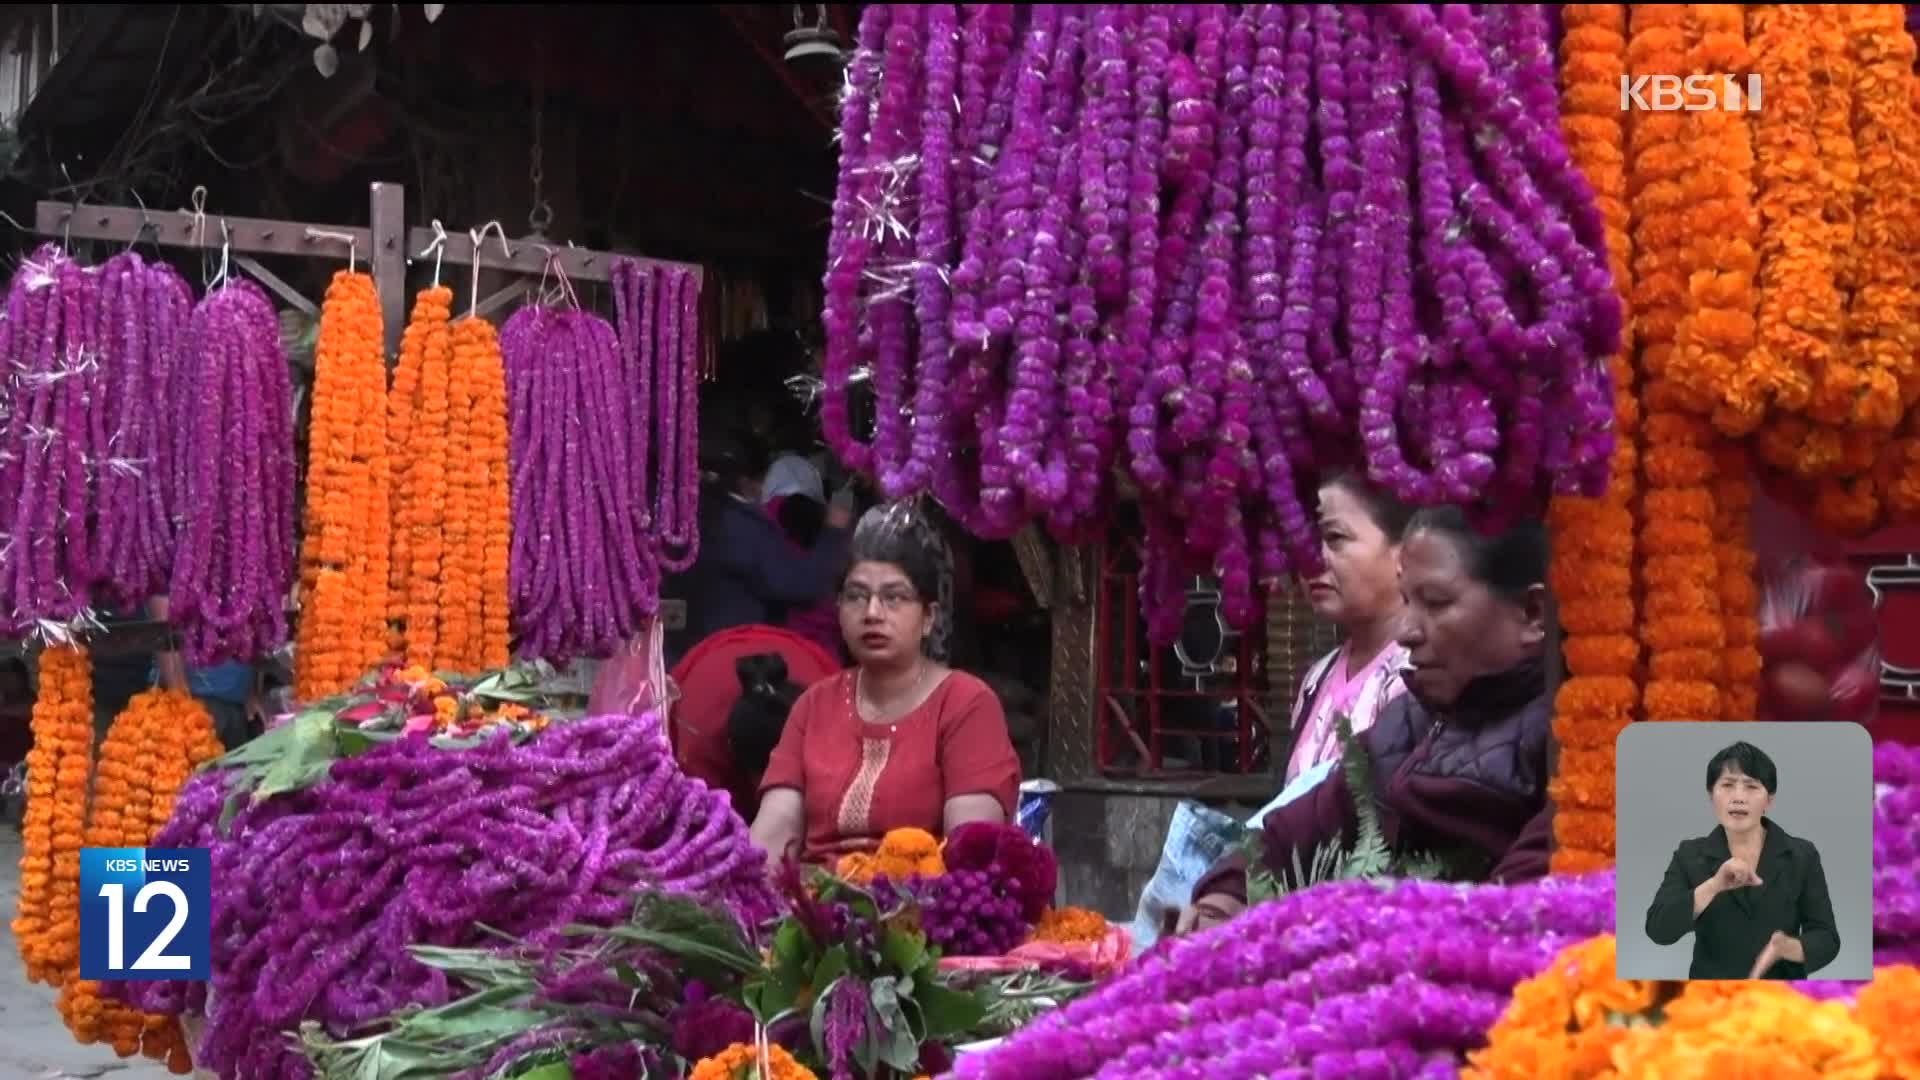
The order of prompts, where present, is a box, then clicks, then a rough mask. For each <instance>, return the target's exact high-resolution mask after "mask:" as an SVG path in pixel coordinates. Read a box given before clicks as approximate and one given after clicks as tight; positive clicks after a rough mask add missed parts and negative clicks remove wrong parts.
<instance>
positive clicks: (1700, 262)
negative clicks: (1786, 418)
mask: <svg viewBox="0 0 1920 1080" xmlns="http://www.w3.org/2000/svg"><path fill="white" fill-rule="evenodd" d="M1687 12H1688V20H1689V34H1688V36H1689V44H1688V49H1687V53H1686V69H1687V73H1688V74H1693V75H1719V74H1724V73H1727V72H1739V71H1746V70H1748V69H1749V68H1750V67H1751V66H1752V60H1751V57H1750V55H1749V53H1748V49H1747V30H1746V18H1745V16H1746V5H1744V4H1689V5H1687ZM1722 104H1723V105H1726V104H1727V103H1725V102H1723V103H1722ZM1684 115H1685V117H1686V120H1685V127H1684V130H1685V144H1686V147H1687V157H1688V164H1689V168H1688V169H1687V170H1686V172H1685V173H1684V174H1682V177H1681V181H1680V183H1681V190H1682V192H1683V193H1684V197H1685V199H1686V202H1687V210H1686V214H1687V235H1686V237H1685V239H1684V240H1683V243H1684V244H1685V245H1686V250H1685V253H1684V255H1683V260H1684V263H1685V265H1686V267H1687V270H1688V276H1687V296H1686V313H1685V314H1684V315H1683V316H1682V318H1681V320H1680V324H1679V326H1678V327H1677V328H1676V330H1675V338H1674V348H1673V351H1672V353H1671V354H1670V355H1671V363H1670V366H1669V370H1668V371H1667V372H1666V375H1667V377H1669V378H1671V379H1673V380H1674V382H1676V383H1677V384H1678V385H1679V388H1680V389H1681V390H1683V391H1684V392H1685V393H1686V394H1687V395H1688V396H1689V398H1691V399H1692V402H1691V403H1692V404H1694V405H1695V407H1697V408H1699V409H1701V410H1702V411H1706V412H1710V413H1711V414H1712V416H1713V420H1714V424H1715V425H1716V426H1717V427H1718V428H1719V429H1720V430H1721V431H1723V432H1726V433H1727V434H1729V435H1736V436H1737V435H1744V434H1746V433H1747V432H1749V431H1752V430H1753V429H1754V427H1756V426H1757V425H1758V424H1759V422H1760V420H1761V418H1762V417H1764V416H1765V415H1766V407H1767V402H1768V399H1769V398H1770V396H1771V391H1772V388H1773V387H1775V386H1777V385H1779V384H1780V383H1781V382H1783V381H1784V379H1783V377H1782V376H1781V375H1780V373H1779V372H1777V371H1775V370H1772V367H1774V366H1777V365H1770V366H1769V367H1768V368H1766V369H1762V368H1761V367H1759V366H1757V363H1756V362H1757V361H1760V360H1763V359H1765V357H1766V354H1764V353H1757V352H1755V350H1754V344H1755V341H1756V330H1757V324H1756V319H1755V316H1756V313H1757V310H1758V307H1759V296H1758V294H1757V292H1756V291H1755V289H1754V282H1755V281H1756V280H1757V279H1758V277H1759V275H1760V255H1759V239H1760V217H1759V214H1758V213H1757V212H1756V211H1755V210H1754V205H1753V180H1752V175H1753V143H1752V136H1751V135H1750V134H1749V133H1748V130H1747V117H1746V113H1744V112H1739V111H1734V110H1733V109H1731V108H1730V107H1725V108H1716V109H1702V110H1698V111H1691V112H1687V113H1685V114H1684Z"/></svg>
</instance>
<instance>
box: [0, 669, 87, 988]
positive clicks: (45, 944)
mask: <svg viewBox="0 0 1920 1080" xmlns="http://www.w3.org/2000/svg"><path fill="white" fill-rule="evenodd" d="M32 723H33V749H32V750H31V751H30V752H29V753H28V755H27V785H28V786H27V813H26V819H25V820H24V821H23V822H22V824H21V830H20V835H21V843H22V849H21V856H20V903H19V907H18V909H17V911H16V914H15V916H14V920H13V936H14V940H15V941H17V942H18V943H19V946H20V959H21V960H22V961H24V962H25V964H26V969H27V978H29V979H31V980H33V981H34V982H44V983H46V984H48V985H49V986H58V985H60V981H61V979H62V978H63V977H64V975H65V973H66V972H67V971H68V970H69V969H70V968H75V967H77V965H78V964H79V962H80V848H81V846H82V845H83V842H84V840H85V836H84V833H85V829H86V823H87V778H88V776H89V775H91V773H92V771H93V664H92V662H91V661H90V660H89V659H88V657H87V654H86V653H84V652H81V651H80V650H78V649H74V648H71V647H66V646H61V647H56V648H51V649H48V650H47V651H46V652H44V653H41V654H40V689H39V693H38V695H37V696H36V697H35V699H34V703H33V721H32Z"/></svg>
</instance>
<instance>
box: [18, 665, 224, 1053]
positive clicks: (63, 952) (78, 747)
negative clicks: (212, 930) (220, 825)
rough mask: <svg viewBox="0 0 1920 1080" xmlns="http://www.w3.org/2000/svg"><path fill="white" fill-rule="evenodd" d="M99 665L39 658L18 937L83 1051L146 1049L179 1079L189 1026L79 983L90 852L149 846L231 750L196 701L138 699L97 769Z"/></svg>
mask: <svg viewBox="0 0 1920 1080" xmlns="http://www.w3.org/2000/svg"><path fill="white" fill-rule="evenodd" d="M92 670H93V669H92V665H91V663H90V662H89V660H88V657H87V654H86V653H84V652H81V651H79V650H76V649H73V648H67V647H59V648H53V649H49V650H47V651H46V652H44V653H42V654H41V657H40V692H39V696H38V698H37V700H36V701H35V704H34V710H33V736H34V742H33V750H32V752H31V754H30V755H29V757H28V761H27V768H28V775H29V777H30V784H31V787H30V790H29V793H28V799H27V817H26V821H25V822H24V825H23V828H22V838H23V841H24V848H23V853H22V856H21V860H20V868H21V885H20V898H19V907H18V910H17V912H16V914H15V917H14V921H13V933H14V937H15V939H16V940H17V941H18V942H19V945H20V954H21V958H22V959H23V960H24V961H25V962H26V968H27V977H28V978H29V979H32V980H33V981H35V982H42V983H45V984H47V985H48V986H52V987H55V988H57V989H58V990H59V991H60V997H59V1001H58V1006H59V1009H60V1015H61V1016H62V1018H64V1019H65V1021H66V1023H67V1027H68V1028H69V1029H70V1030H71V1031H72V1032H73V1034H74V1037H75V1038H77V1039H78V1040H79V1041H80V1042H82V1043H92V1042H106V1043H107V1044H109V1045H111V1046H112V1047H113V1048H114V1050H115V1052H117V1053H118V1054H119V1055H120V1056H121V1057H130V1056H132V1055H134V1054H136V1053H142V1052H144V1053H145V1054H146V1055H147V1056H148V1057H151V1058H154V1059H155V1060H158V1061H164V1062H166V1063H167V1065H168V1067H169V1068H171V1069H172V1070H173V1071H174V1072H175V1073H185V1072H187V1071H189V1069H190V1068H191V1059H190V1057H189V1055H188V1053H187V1046H186V1041H185V1039H184V1037H183V1036H182V1034H181V1032H180V1028H179V1025H178V1024H177V1023H174V1022H171V1021H170V1020H165V1019H163V1018H160V1017H147V1016H142V1015H141V1014H140V1013H138V1012H135V1011H133V1010H130V1009H127V1008H125V1007H123V1006H118V1005H115V1004H113V1003H111V1002H106V1001H103V1000H102V998H101V996H100V986H99V984H98V983H94V982H89V981H86V980H83V979H81V978H80V951H79V933H80V849H81V848H82V847H146V846H147V844H148V841H149V840H151V839H152V838H153V836H154V835H155V833H157V832H158V831H159V829H160V827H161V826H162V825H163V824H164V823H165V821H166V818H167V815H168V814H169V813H170V812H171V810H172V807H173V799H174V795H175V793H176V792H178V791H179V790H180V788H181V786H182V785H184V784H185V783H186V780H187V775H188V773H190V772H191V771H192V770H193V769H194V768H196V767H198V766H199V765H200V764H201V763H203V762H205V761H208V760H211V759H212V758H214V757H216V756H218V755H219V754H220V752H221V750H222V748H221V746H220V741H219V739H217V738H216V737H215V736H214V733H213V720H212V718H211V717H210V716H209V715H208V714H207V710H206V709H205V707H203V706H201V705H200V704H199V703H198V702H196V701H194V699H193V698H192V697H190V696H188V695H186V694H185V693H182V692H177V691H171V690H154V691H149V692H147V693H144V694H140V695H138V696H136V697H135V698H134V699H133V701H132V702H131V703H129V705H128V707H127V710H126V711H125V712H123V713H121V714H120V716H119V717H117V718H116V719H115V721H114V725H113V727H112V729H111V730H110V731H109V733H108V735H107V739H106V742H105V743H104V744H103V745H102V746H101V747H100V755H99V776H98V780H97V782H96V783H95V784H94V786H93V797H92V803H91V806H89V803H88V781H89V777H90V776H91V775H92V772H93V764H94V740H93V690H92V685H93V683H92Z"/></svg>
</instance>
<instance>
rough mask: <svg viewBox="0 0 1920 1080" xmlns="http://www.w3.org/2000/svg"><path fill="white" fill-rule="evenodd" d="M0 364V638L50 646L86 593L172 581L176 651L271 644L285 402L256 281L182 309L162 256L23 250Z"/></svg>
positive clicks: (280, 600) (279, 596)
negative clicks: (2, 396) (3, 399)
mask: <svg viewBox="0 0 1920 1080" xmlns="http://www.w3.org/2000/svg"><path fill="white" fill-rule="evenodd" d="M0 366H3V368H4V371H5V373H6V375H5V381H6V387H5V389H6V391H7V395H6V396H7V399H8V400H9V401H10V402H11V403H12V407H11V408H10V409H8V410H7V415H6V417H5V419H4V421H0V533H5V534H6V535H8V536H11V537H15V538H16V540H15V542H12V543H8V544H6V545H4V547H0V612H4V615H3V616H0V624H4V625H0V631H3V632H5V633H6V634H8V635H9V636H13V637H22V636H28V635H32V636H36V637H39V638H42V639H44V640H48V641H65V640H68V639H69V638H70V637H71V635H72V633H73V632H74V631H75V630H76V629H83V628H84V626H85V624H86V623H87V622H88V620H89V618H90V616H91V614H92V610H93V608H94V606H95V605H96V604H100V605H111V606H112V607H115V608H121V609H124V608H128V607H135V606H138V605H140V604H143V603H145V602H146V601H147V600H148V599H149V598H151V597H154V596H159V595H165V594H167V593H169V592H172V593H173V594H174V597H175V603H174V610H173V616H174V621H175V623H176V625H177V628H178V629H179V631H180V633H181V635H182V637H183V638H184V640H185V647H186V649H187V651H188V652H189V653H190V654H191V655H192V658H193V659H194V660H195V662H198V663H211V662H213V661H216V660H219V659H224V658H227V657H233V656H245V657H251V656H253V655H255V654H257V653H259V652H263V651H267V650H270V649H272V648H274V647H277V646H278V645H279V644H280V643H281V642H283V641H284V640H285V638H286V621H285V614H284V610H283V609H284V605H285V599H286V594H287V591H288V588H289V586H290V574H291V572H292V562H291V557H290V556H291V545H292V542H293V530H292V521H291V510H292V498H293V418H292V400H293V395H292V390H291V387H290V384H289V382H288V375H287V370H286V360H285V357H284V355H283V354H282V353H281V352H280V349H279V338H278V330H277V323H276V322H275V320H274V316H273V311H272V308H271V306H270V305H268V304H267V303H266V300H265V297H264V296H263V295H262V294H261V293H260V292H259V290H258V289H256V288H254V287H253V286H251V285H249V284H246V283H244V282H236V283H230V284H228V285H225V286H223V287H220V288H217V289H215V290H214V291H213V292H212V293H210V294H209V295H208V296H207V297H206V298H205V299H204V300H202V301H201V302H200V303H199V304H198V305H197V306H196V305H194V303H193V299H192V296H191V294H190V292H189V290H188V288H187V286H186V283H185V282H183V281H182V280H180V277H179V275H178V274H176V273H174V272H173V270H172V269H170V268H169V267H167V266H165V265H164V264H148V263H146V262H144V261H142V260H141V258H140V257H139V256H138V255H134V254H132V253H126V254H123V255H120V256H117V257H115V258H113V259H111V260H109V261H108V262H107V263H106V264H104V265H102V266H100V267H96V268H90V267H83V266H81V265H80V264H79V263H77V262H75V261H73V260H72V259H71V258H69V257H67V256H66V255H65V254H64V253H62V252H61V251H60V250H59V249H58V248H56V247H53V246H46V247H42V248H40V249H39V250H37V251H35V252H34V253H33V254H32V255H31V256H29V257H28V258H27V259H25V260H23V261H22V262H21V264H20V267H19V269H18V270H17V271H16V272H15V273H14V275H13V279H12V283H11V285H10V287H9V290H8V295H7V313H6V318H5V319H4V320H0ZM216 533H217V534H218V535H220V537H221V538H222V540H221V542H220V543H218V544H214V543H213V542H212V541H213V538H214V536H215V534H216ZM176 541H179V542H178V543H177V542H176ZM176 553H177V554H178V556H179V557H178V558H176Z"/></svg>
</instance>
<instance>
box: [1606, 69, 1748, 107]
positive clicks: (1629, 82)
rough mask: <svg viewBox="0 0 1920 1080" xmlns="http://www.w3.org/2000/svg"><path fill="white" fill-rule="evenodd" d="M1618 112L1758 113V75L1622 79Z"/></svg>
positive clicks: (1644, 76)
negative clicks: (1633, 110)
mask: <svg viewBox="0 0 1920 1080" xmlns="http://www.w3.org/2000/svg"><path fill="white" fill-rule="evenodd" d="M1620 109H1621V111H1622V112H1625V111H1628V110H1630V109H1638V110H1640V111H1642V112H1712V111H1714V110H1716V109H1717V110H1721V111H1724V112H1742V111H1745V112H1759V111H1760V76H1758V75H1747V76H1744V77H1742V76H1739V75H1688V76H1686V77H1684V78H1683V77H1681V76H1679V75H1640V76H1631V75H1622V76H1620Z"/></svg>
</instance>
